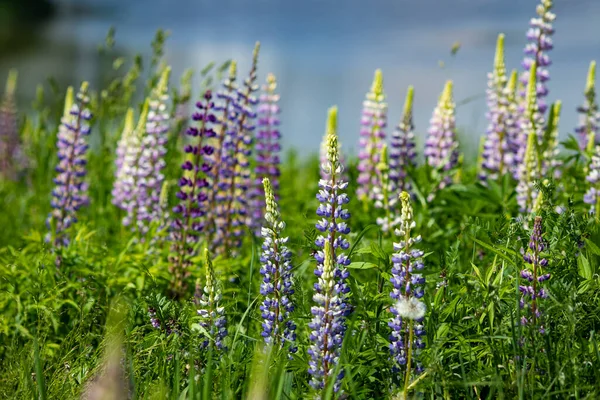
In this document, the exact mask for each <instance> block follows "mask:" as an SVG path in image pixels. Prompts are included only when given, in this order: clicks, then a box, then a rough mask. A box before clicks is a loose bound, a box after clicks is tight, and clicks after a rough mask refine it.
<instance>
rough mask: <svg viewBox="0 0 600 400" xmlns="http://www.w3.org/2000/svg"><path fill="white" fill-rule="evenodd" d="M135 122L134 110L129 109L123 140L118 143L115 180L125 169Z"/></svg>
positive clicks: (122, 135)
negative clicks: (124, 165)
mask: <svg viewBox="0 0 600 400" xmlns="http://www.w3.org/2000/svg"><path fill="white" fill-rule="evenodd" d="M133 128H134V122H133V108H129V109H128V110H127V113H126V114H125V124H124V127H123V133H122V134H121V139H119V143H117V149H116V151H115V152H116V154H117V157H116V158H115V166H116V169H115V178H117V179H118V176H119V175H120V173H121V169H122V168H123V164H125V162H126V161H125V159H126V157H127V150H128V148H129V146H130V142H131V136H132V135H133V132H134V129H133Z"/></svg>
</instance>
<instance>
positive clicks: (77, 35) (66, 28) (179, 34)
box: [0, 0, 600, 154]
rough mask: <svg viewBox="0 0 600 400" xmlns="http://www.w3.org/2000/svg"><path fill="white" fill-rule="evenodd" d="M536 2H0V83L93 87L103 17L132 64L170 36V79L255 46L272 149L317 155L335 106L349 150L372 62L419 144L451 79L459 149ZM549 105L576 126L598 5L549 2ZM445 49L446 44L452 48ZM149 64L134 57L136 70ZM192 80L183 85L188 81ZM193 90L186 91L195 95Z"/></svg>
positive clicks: (476, 124) (393, 115)
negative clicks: (11, 76) (501, 37)
mask: <svg viewBox="0 0 600 400" xmlns="http://www.w3.org/2000/svg"><path fill="white" fill-rule="evenodd" d="M537 3H538V1H537V0H418V1H415V0H369V1H364V0H345V1H343V2H341V1H333V0H327V1H325V0H322V1H318V0H302V1H284V0H219V1H208V0H54V1H51V0H0V82H4V79H6V76H7V73H8V70H9V69H10V68H17V69H18V71H19V82H18V93H17V95H18V102H19V104H20V105H21V107H22V110H23V109H24V108H25V107H26V108H30V107H29V105H30V104H31V102H32V100H33V99H34V97H35V90H36V86H37V85H38V84H39V83H44V84H45V85H51V86H52V85H55V86H57V87H60V88H62V87H64V86H66V85H67V84H74V85H77V84H78V83H79V82H80V81H81V80H83V79H86V80H89V81H90V83H91V84H92V86H93V87H94V89H99V88H98V87H97V86H95V85H98V84H99V83H100V82H102V81H103V78H102V77H103V74H105V71H104V70H105V69H106V68H109V69H110V68H111V64H110V63H106V62H105V61H103V60H102V59H101V55H100V53H99V51H98V46H99V45H100V44H102V43H103V42H104V39H105V37H106V34H107V32H108V30H109V28H110V27H111V26H113V27H114V28H115V29H116V35H115V39H116V44H115V48H116V50H117V52H118V53H119V54H121V55H123V56H125V57H128V59H129V60H130V59H131V58H132V57H133V55H134V54H136V53H142V54H145V55H148V54H150V53H151V46H150V42H151V41H152V39H153V37H154V33H155V31H156V30H157V29H158V28H163V29H166V30H168V31H170V36H169V38H168V40H167V43H166V58H167V60H168V62H169V63H170V64H171V65H172V67H173V71H174V75H173V79H172V82H173V83H178V82H179V78H180V76H181V74H182V73H183V71H184V70H185V69H186V68H193V69H194V70H195V71H196V72H198V71H199V70H200V69H202V67H204V66H205V65H206V64H207V63H209V62H210V61H215V62H217V63H218V64H220V63H222V62H223V61H225V60H227V59H231V58H234V59H236V60H237V61H238V64H239V71H240V73H241V74H243V75H245V74H247V70H248V68H249V62H250V58H251V52H252V47H253V44H254V42H255V41H257V40H259V41H261V43H262V48H261V55H260V60H259V71H260V73H259V78H260V80H261V82H262V81H264V77H265V76H266V74H267V73H268V72H273V73H274V74H275V75H276V76H277V77H278V80H279V90H280V92H281V95H282V96H281V107H282V124H283V125H282V132H283V134H284V144H285V145H286V146H293V147H295V148H296V149H298V150H300V151H302V152H316V151H317V150H318V147H319V143H320V139H321V137H322V134H323V131H324V126H325V117H326V112H327V108H328V107H329V106H331V105H333V104H337V105H338V106H339V108H340V124H339V131H340V137H341V141H342V143H343V148H344V149H346V150H347V151H351V152H355V150H356V145H357V140H358V130H359V120H360V111H361V104H362V101H363V98H364V95H365V92H366V91H367V90H368V89H369V87H370V84H371V80H372V78H373V72H374V70H375V69H376V68H381V69H382V70H383V74H384V85H385V91H386V93H387V96H388V104H389V126H390V128H389V129H388V131H389V130H391V128H392V127H393V126H394V125H395V124H396V123H397V122H398V119H399V118H400V114H401V111H402V104H403V100H404V96H405V92H406V87H407V86H408V85H409V84H412V85H414V86H415V91H416V93H415V125H416V130H417V132H418V134H419V140H420V142H421V143H422V141H423V137H424V135H425V133H426V131H427V126H428V122H429V118H430V115H431V112H432V110H433V108H434V107H435V104H436V102H437V98H438V96H439V94H440V92H441V90H442V88H443V84H444V82H445V81H446V80H447V79H453V80H454V81H455V100H456V102H457V104H458V105H459V106H458V109H457V119H458V124H459V128H460V130H461V132H462V135H463V136H466V137H468V138H469V139H470V140H468V141H464V142H463V146H464V148H465V150H466V151H467V152H471V153H472V154H473V153H474V150H475V149H476V148H477V146H478V142H479V139H478V138H479V136H480V135H481V134H483V132H484V130H485V125H486V122H485V99H484V94H485V88H486V83H487V78H486V74H487V72H488V71H490V70H491V68H492V63H493V56H494V47H495V41H496V37H497V34H498V33H500V32H503V33H505V34H506V52H507V54H506V56H507V60H506V61H507V67H508V68H509V70H510V69H512V68H520V62H521V59H522V56H523V53H522V48H523V46H524V45H525V43H526V39H525V33H526V31H527V29H528V22H529V19H530V18H531V17H533V16H535V8H536V5H537ZM554 11H555V13H556V14H557V19H556V23H555V28H556V33H555V36H554V45H555V48H554V50H553V51H552V52H551V53H550V57H551V58H552V60H553V65H552V66H551V67H550V73H551V82H550V95H549V100H550V101H554V100H556V99H562V100H563V102H564V106H563V116H562V118H561V135H562V137H563V138H564V137H566V136H567V135H568V134H569V133H571V132H572V130H573V127H574V126H575V124H576V122H577V116H576V112H575V108H576V106H577V105H579V104H580V103H581V102H582V101H583V89H584V85H585V79H586V72H587V68H588V65H589V62H590V60H592V59H600V23H598V21H600V1H599V0H556V1H555V8H554ZM457 44H460V48H458V51H457V52H455V53H453V52H452V51H451V50H452V48H453V46H454V50H456V49H457V46H456V45H457ZM147 65H148V63H146V64H145V66H147ZM199 81H200V80H199V79H198V78H196V80H195V81H194V82H195V83H198V85H197V86H199ZM196 94H197V93H196Z"/></svg>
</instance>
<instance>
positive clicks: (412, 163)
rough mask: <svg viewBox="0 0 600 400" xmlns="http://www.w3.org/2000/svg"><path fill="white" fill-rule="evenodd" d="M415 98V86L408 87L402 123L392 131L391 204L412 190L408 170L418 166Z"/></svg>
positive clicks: (393, 204)
mask: <svg viewBox="0 0 600 400" xmlns="http://www.w3.org/2000/svg"><path fill="white" fill-rule="evenodd" d="M413 98H414V88H413V87H412V86H409V87H408V92H407V93H406V100H405V101H404V112H403V113H402V119H401V120H400V123H399V124H398V126H397V127H396V129H395V130H394V132H393V133H392V137H391V139H390V161H389V164H390V184H391V188H392V189H391V190H392V193H390V194H391V195H392V197H394V199H393V202H391V206H392V207H394V206H395V204H396V203H397V199H398V196H400V193H402V192H403V191H406V192H410V190H411V188H412V187H411V185H410V182H409V181H408V172H409V171H410V170H411V169H412V168H414V167H416V165H417V162H416V158H417V152H416V150H415V148H416V143H415V134H414V132H413V131H414V125H413Z"/></svg>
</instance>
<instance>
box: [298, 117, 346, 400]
mask: <svg viewBox="0 0 600 400" xmlns="http://www.w3.org/2000/svg"><path fill="white" fill-rule="evenodd" d="M321 168H322V169H323V170H324V172H325V173H326V175H327V176H328V178H327V179H321V180H320V181H319V189H320V190H319V193H318V194H317V199H318V200H319V202H320V203H321V204H320V205H319V208H318V209H317V215H318V216H319V217H321V220H320V221H319V222H318V223H317V224H316V228H317V229H318V230H319V231H320V232H322V234H321V235H320V236H319V237H318V238H317V240H316V242H315V244H316V245H317V246H318V247H320V248H321V249H322V250H319V251H318V252H317V253H316V255H315V259H316V261H317V267H316V269H315V275H316V276H317V283H315V293H314V295H313V301H314V302H315V303H316V305H315V306H313V307H312V308H311V313H312V315H313V317H312V320H311V322H310V324H309V328H310V330H311V331H310V341H311V345H310V347H309V349H308V354H309V356H310V360H309V367H308V372H309V374H310V375H311V376H312V378H311V381H310V384H311V386H312V387H313V388H314V389H315V391H316V394H317V397H318V398H321V396H322V394H323V391H324V390H326V388H327V387H329V385H333V390H334V392H338V391H339V389H340V384H341V378H342V377H343V371H340V373H339V374H337V376H335V375H334V374H335V371H336V370H337V369H338V368H337V366H338V364H339V357H340V351H341V347H342V341H343V339H344V334H345V333H346V316H347V315H348V314H349V312H350V305H349V304H348V303H347V298H348V293H349V292H350V287H349V286H348V284H347V283H346V279H347V278H348V276H349V274H348V270H347V269H346V266H347V265H348V264H350V259H349V258H348V257H347V256H346V255H345V254H344V253H343V251H345V250H347V249H348V248H349V247H350V244H349V242H348V240H347V239H346V238H345V237H344V236H345V235H347V234H349V233H350V227H349V226H348V224H347V223H346V221H347V220H348V219H349V218H350V213H349V212H348V210H347V209H345V208H344V206H345V205H346V204H348V202H349V201H350V199H349V198H348V196H347V194H346V193H345V190H346V188H347V187H348V183H347V182H344V181H342V180H340V175H341V173H342V171H343V166H342V164H341V163H340V160H339V147H338V139H337V107H333V108H331V109H330V110H329V118H328V121H327V162H326V163H324V164H322V166H321Z"/></svg>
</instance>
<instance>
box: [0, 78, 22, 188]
mask: <svg viewBox="0 0 600 400" xmlns="http://www.w3.org/2000/svg"><path fill="white" fill-rule="evenodd" d="M16 86H17V71H16V70H11V71H10V72H9V74H8V79H7V81H6V91H5V92H4V97H3V98H2V102H1V103H0V177H3V178H5V179H15V178H16V177H17V171H18V168H19V167H21V168H22V167H23V165H22V164H23V163H24V160H23V159H22V158H23V155H24V154H23V152H22V149H21V140H20V138H19V123H18V120H17V106H16V105H15V88H16Z"/></svg>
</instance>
